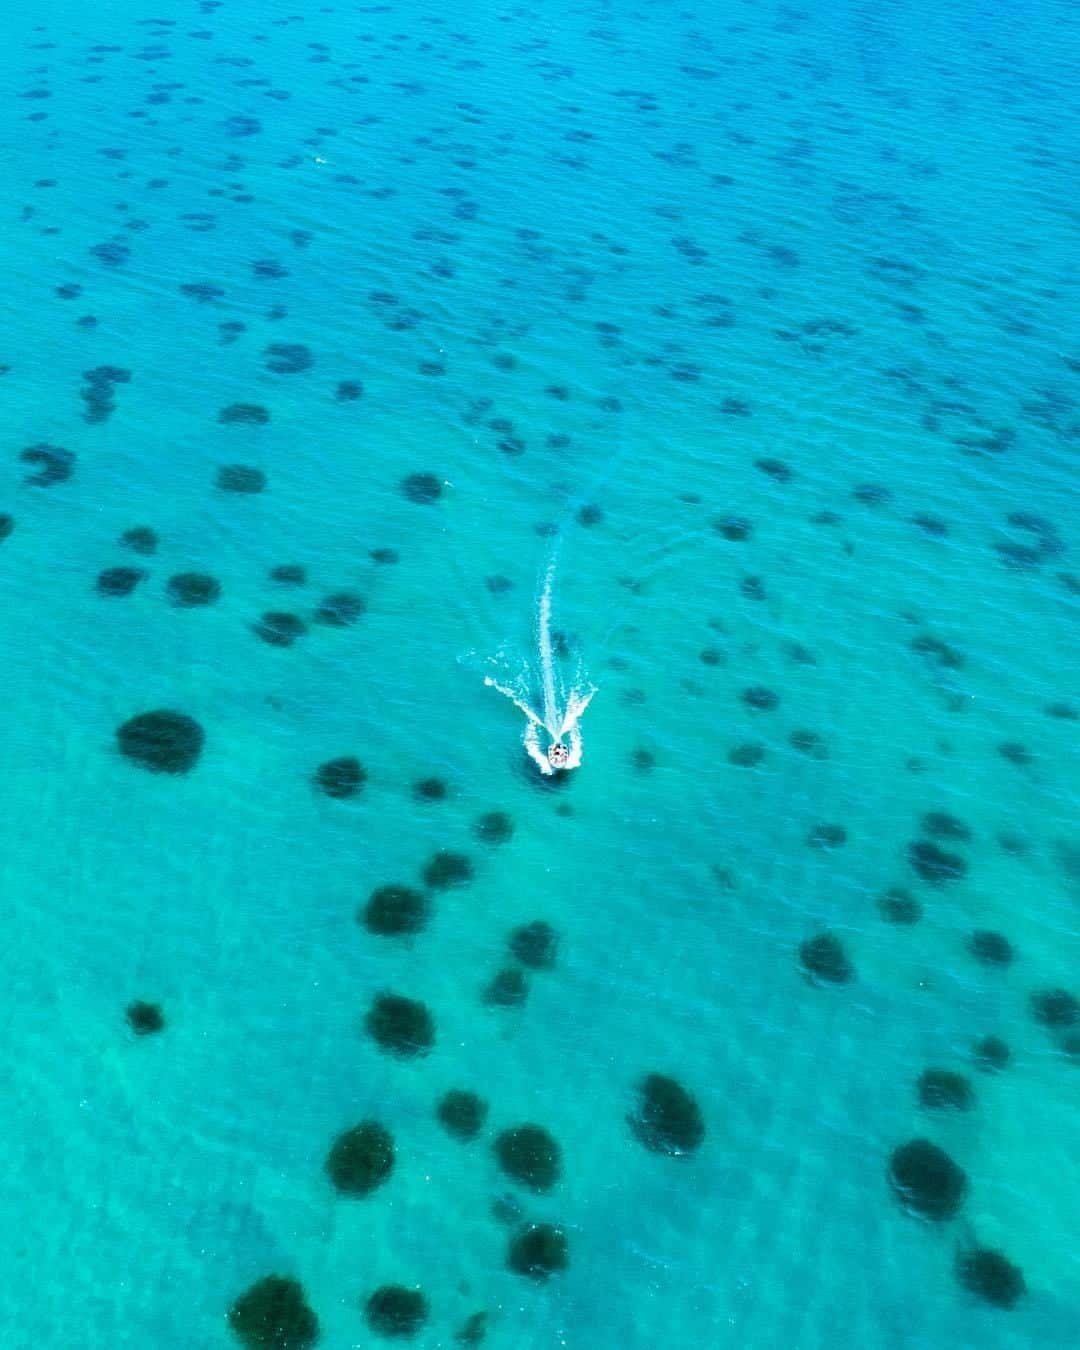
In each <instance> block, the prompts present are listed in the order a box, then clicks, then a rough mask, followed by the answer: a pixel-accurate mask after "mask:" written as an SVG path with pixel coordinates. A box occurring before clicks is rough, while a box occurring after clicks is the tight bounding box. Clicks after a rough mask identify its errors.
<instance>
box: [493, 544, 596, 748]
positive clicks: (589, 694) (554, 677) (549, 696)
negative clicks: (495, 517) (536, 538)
mask: <svg viewBox="0 0 1080 1350" xmlns="http://www.w3.org/2000/svg"><path fill="white" fill-rule="evenodd" d="M557 562H558V559H557V557H553V558H552V559H551V562H550V563H549V564H548V567H547V571H546V572H545V574H544V584H543V586H542V587H541V590H540V600H539V604H538V606H537V613H536V655H537V661H536V668H533V667H532V666H531V665H530V664H529V663H526V664H525V666H524V668H523V670H522V673H521V675H519V676H518V678H517V679H515V680H511V679H509V678H507V677H506V676H503V677H502V678H500V679H496V678H495V676H493V675H486V676H485V677H484V683H485V684H486V685H489V686H490V687H491V688H492V689H497V690H498V691H499V693H500V694H502V695H504V697H506V698H508V699H509V700H510V701H511V703H513V704H514V706H515V707H516V708H518V709H519V710H520V711H521V712H523V713H524V714H525V718H526V723H525V735H524V744H525V749H526V751H527V752H528V755H529V757H530V759H532V761H533V762H534V763H535V764H536V766H537V768H538V769H539V770H540V772H541V773H545V774H550V773H553V772H554V769H553V767H552V765H551V762H550V760H549V758H548V753H547V752H548V750H550V748H551V747H550V746H548V747H547V749H546V750H545V749H542V748H541V746H540V732H541V731H546V732H547V734H548V735H549V736H550V737H551V740H552V744H558V743H562V744H565V745H566V748H567V751H568V757H567V759H566V761H565V763H564V764H563V765H562V767H563V768H567V769H576V768H577V767H578V765H579V764H580V763H581V758H582V740H581V727H580V722H581V716H582V714H583V713H584V711H585V709H586V708H587V707H588V706H589V704H590V702H591V701H592V698H593V695H594V694H595V693H596V687H595V686H594V685H591V684H589V682H588V679H587V677H586V675H585V672H584V670H583V669H582V668H580V666H579V668H578V670H577V672H576V674H575V678H574V681H573V683H572V685H571V687H570V689H569V691H568V692H567V693H566V694H565V696H564V692H563V685H562V682H561V680H560V679H559V674H558V671H557V669H556V665H555V652H554V649H553V647H552V643H551V607H552V592H553V591H554V588H555V575H556V567H557ZM537 676H538V677H539V685H540V706H541V709H542V711H541V712H536V711H535V709H534V708H533V706H532V703H531V699H532V697H533V690H534V683H535V681H536V677H537Z"/></svg>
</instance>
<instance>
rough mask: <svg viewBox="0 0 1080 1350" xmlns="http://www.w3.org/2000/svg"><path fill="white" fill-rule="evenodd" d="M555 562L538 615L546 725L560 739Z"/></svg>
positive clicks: (548, 573)
mask: <svg viewBox="0 0 1080 1350" xmlns="http://www.w3.org/2000/svg"><path fill="white" fill-rule="evenodd" d="M555 563H556V559H555V558H552V560H551V562H550V563H549V564H548V570H547V575H546V576H545V577H544V589H543V591H542V592H541V594H540V612H539V615H538V622H537V627H538V630H539V632H538V639H539V649H540V676H541V681H542V683H543V689H544V726H545V727H546V728H547V730H548V731H549V732H550V733H551V734H552V736H554V737H555V739H556V740H558V739H559V734H560V732H559V713H558V704H557V702H556V699H555V662H554V660H553V658H552V654H551V588H552V585H553V584H554V581H555Z"/></svg>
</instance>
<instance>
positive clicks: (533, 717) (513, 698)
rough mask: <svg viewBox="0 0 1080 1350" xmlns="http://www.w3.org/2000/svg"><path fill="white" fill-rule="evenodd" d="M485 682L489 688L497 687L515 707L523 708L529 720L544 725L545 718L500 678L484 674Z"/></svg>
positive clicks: (537, 724)
mask: <svg viewBox="0 0 1080 1350" xmlns="http://www.w3.org/2000/svg"><path fill="white" fill-rule="evenodd" d="M484 683H485V684H486V685H488V686H489V688H491V689H497V690H498V691H499V693H500V694H504V695H505V696H506V697H507V698H508V699H509V700H510V702H511V703H513V704H514V706H515V707H518V708H520V709H521V711H522V712H523V713H524V714H525V716H526V717H527V718H528V719H529V721H530V722H532V723H533V724H534V725H535V726H538V727H541V726H543V725H544V719H543V718H542V717H540V716H539V715H538V714H536V713H534V712H533V710H532V709H531V708H530V707H529V705H528V704H527V703H526V702H525V700H524V699H520V698H518V696H517V694H515V693H514V691H513V690H512V689H508V688H507V687H506V685H505V684H500V683H499V681H498V680H493V679H492V678H491V676H490V675H485V676H484Z"/></svg>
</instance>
